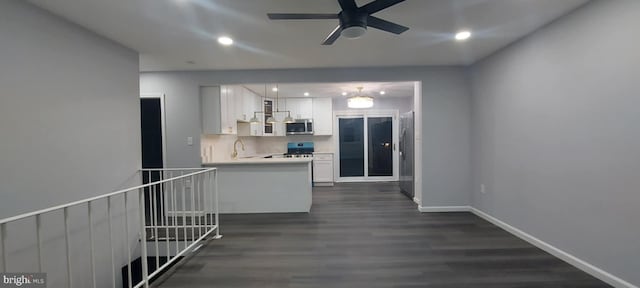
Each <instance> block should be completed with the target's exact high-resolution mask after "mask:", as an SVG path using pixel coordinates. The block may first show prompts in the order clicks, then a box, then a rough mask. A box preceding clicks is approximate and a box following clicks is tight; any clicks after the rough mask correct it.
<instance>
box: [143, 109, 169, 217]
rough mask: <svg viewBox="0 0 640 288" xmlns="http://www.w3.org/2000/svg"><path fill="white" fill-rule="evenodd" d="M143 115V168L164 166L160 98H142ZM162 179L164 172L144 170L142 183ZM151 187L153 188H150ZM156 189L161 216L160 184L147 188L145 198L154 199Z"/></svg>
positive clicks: (148, 208) (148, 205) (147, 205)
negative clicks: (153, 193)
mask: <svg viewBox="0 0 640 288" xmlns="http://www.w3.org/2000/svg"><path fill="white" fill-rule="evenodd" d="M140 117H141V119H140V120H141V121H140V123H141V136H142V137H141V138H142V168H164V167H163V166H164V164H163V163H164V161H163V158H162V147H163V145H162V106H161V105H160V98H141V99H140ZM161 179H162V172H159V171H158V172H143V173H142V183H143V184H147V183H151V182H155V181H159V180H161ZM149 188H151V189H149ZM153 191H155V194H156V195H155V196H156V197H155V199H156V201H155V205H154V207H153V209H154V210H155V211H156V212H157V213H156V216H157V217H156V218H160V217H161V215H162V211H160V209H159V207H161V206H160V202H161V198H162V197H161V195H160V185H154V186H153V187H148V188H145V199H153V197H152V196H153V195H152V192H153ZM151 203H153V202H151V201H150V200H147V201H145V212H146V216H147V217H146V220H147V224H149V223H150V219H152V217H151V216H150V215H151V211H152V209H151V208H152V207H151Z"/></svg>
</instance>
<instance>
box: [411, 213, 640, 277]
mask: <svg viewBox="0 0 640 288" xmlns="http://www.w3.org/2000/svg"><path fill="white" fill-rule="evenodd" d="M425 208H429V207H425ZM469 209H470V210H467V211H471V212H472V213H473V214H475V215H478V217H480V218H483V219H484V220H487V221H489V222H491V223H492V224H494V225H496V226H498V227H500V228H502V229H504V230H506V231H507V232H509V233H511V234H513V235H515V236H517V237H519V238H521V239H522V240H524V241H527V242H529V243H530V244H532V245H533V246H536V247H538V248H540V249H542V250H544V251H546V252H547V253H549V254H551V255H553V256H555V257H558V258H560V259H562V260H564V261H565V262H567V263H569V264H571V265H573V266H575V267H576V268H578V269H580V270H582V271H584V272H586V273H589V274H591V275H592V276H593V277H596V278H598V279H600V280H602V281H604V282H606V283H607V284H609V285H612V286H614V287H619V288H638V286H635V285H633V284H631V283H629V282H627V281H624V280H622V279H620V278H618V277H616V276H615V275H612V274H611V273H608V272H606V271H604V270H602V269H600V268H598V267H596V266H594V265H591V264H589V263H587V262H586V261H584V260H582V259H580V258H578V257H575V256H573V255H571V254H569V253H567V252H565V251H562V250H560V249H558V248H556V247H555V246H552V245H551V244H549V243H547V242H544V241H542V240H540V239H538V238H536V237H533V236H531V235H529V234H527V233H525V232H524V231H522V230H520V229H518V228H516V227H513V226H511V225H509V224H507V223H505V222H503V221H501V220H499V219H497V218H495V217H493V216H491V215H489V214H487V213H485V212H483V211H480V210H478V209H476V208H473V207H469ZM420 211H422V210H420ZM425 212H439V211H425Z"/></svg>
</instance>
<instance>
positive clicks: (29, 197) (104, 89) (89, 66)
mask: <svg viewBox="0 0 640 288" xmlns="http://www.w3.org/2000/svg"><path fill="white" fill-rule="evenodd" d="M138 79H139V74H138V54H137V53H136V52H134V51H132V50H130V49H127V48H125V47H122V46H120V45H118V44H116V43H114V42H112V41H109V40H106V39H104V38H102V37H99V36H97V35H95V34H94V33H91V32H88V31H86V30H85V29H83V28H80V27H78V26H76V25H73V24H71V23H68V22H66V21H64V20H61V19H60V18H58V17H56V16H53V15H51V14H49V13H48V12H44V11H43V10H41V9H39V8H36V7H34V6H31V5H30V4H28V3H27V2H26V1H21V0H1V1H0V135H1V136H0V137H1V138H2V140H1V141H0V197H1V201H0V218H5V217H9V216H14V215H17V214H20V213H24V212H30V211H34V210H38V209H41V208H46V207H50V206H54V205H57V204H62V203H65V202H70V201H73V200H80V199H83V198H87V197H90V196H95V195H98V194H103V193H106V192H112V191H114V189H115V188H118V187H119V186H120V185H121V184H123V183H124V182H125V181H126V180H127V179H129V178H130V177H131V176H132V175H134V174H135V172H136V170H137V169H138V167H139V166H140V136H139V135H140V132H139V130H140V113H139V109H140V108H139V107H140V105H139V100H138V89H139V87H138V83H139V81H138ZM134 199H135V197H134ZM120 200H121V199H120ZM133 204H134V205H135V202H134V203H133ZM97 205H100V207H96V210H97V211H96V215H95V216H96V219H95V220H96V222H100V223H101V224H100V225H101V226H99V227H100V230H99V232H98V233H101V234H98V235H100V236H99V237H100V238H99V241H101V242H97V243H98V244H97V245H101V246H98V247H99V251H101V252H105V253H106V251H105V249H108V246H107V245H106V243H108V242H105V241H108V237H106V236H104V234H102V233H103V232H104V231H106V229H105V227H104V215H105V213H106V212H105V209H104V206H105V205H106V203H104V202H101V203H97ZM86 209H87V208H86V206H85V207H75V208H73V209H71V216H72V226H71V230H72V234H73V235H74V236H73V238H72V245H73V248H74V249H73V250H74V251H73V255H74V258H73V261H74V263H73V266H74V269H76V271H77V272H80V273H79V275H80V274H82V273H83V274H82V277H81V278H80V276H79V278H78V279H77V282H76V284H77V287H89V285H88V283H87V282H86V279H87V277H88V275H89V273H88V272H87V270H86V269H88V264H87V263H88V247H87V245H88V242H87V239H88V235H87V234H86V231H87V226H86V225H87V222H86V219H87V215H86ZM114 213H115V215H116V216H117V217H120V216H119V215H121V214H122V209H120V208H118V209H117V211H115V212H114ZM121 220H122V219H121V218H117V219H116V220H114V221H116V223H115V225H116V226H115V228H116V229H118V228H121V227H122V226H121V225H120V224H119V223H121V222H118V221H121ZM45 222H46V223H47V229H45V232H44V234H43V239H44V242H45V249H46V250H47V252H46V255H45V256H46V263H45V270H46V272H50V285H49V286H50V287H65V286H66V282H65V281H66V277H65V276H64V275H65V272H64V268H65V266H64V264H62V265H61V263H63V262H62V261H63V260H64V254H61V253H64V245H63V241H62V238H61V237H62V234H60V231H55V230H52V229H50V228H53V227H54V226H56V225H57V228H61V226H60V225H61V223H62V215H61V213H50V214H48V215H46V217H45ZM34 227H35V226H34V224H33V221H32V220H29V221H21V222H19V223H13V224H12V225H9V227H8V228H7V229H8V231H9V232H10V233H9V238H8V242H9V244H10V245H9V246H7V247H8V249H9V250H10V251H9V253H10V255H9V256H10V257H11V258H10V259H13V260H12V261H11V262H10V263H9V269H10V270H11V271H22V272H27V271H31V272H33V271H36V268H35V266H33V265H29V264H30V263H31V264H34V263H35V262H33V260H34V259H36V258H35V257H33V255H34V254H33V252H34V251H35V249H34V247H35V236H34V235H33V234H24V233H27V232H26V231H31V232H29V233H32V232H33V231H34V230H33V229H34ZM119 231H123V230H119ZM84 237H87V238H84ZM97 237H98V236H97ZM123 243H124V242H123V241H120V242H115V243H114V245H116V246H117V247H116V249H117V252H118V253H119V252H121V251H123V250H122V247H123V246H121V245H124V244H123ZM25 253H26V254H25ZM102 255H106V254H102ZM120 256H121V254H118V255H116V257H118V258H121V257H120ZM105 257H106V256H105ZM16 259H20V260H16ZM105 259H106V258H105ZM101 267H103V266H101ZM105 271H110V270H105ZM99 276H100V277H102V275H99ZM104 276H106V275H104ZM109 276H110V275H109ZM100 279H103V278H100ZM106 283H109V282H106Z"/></svg>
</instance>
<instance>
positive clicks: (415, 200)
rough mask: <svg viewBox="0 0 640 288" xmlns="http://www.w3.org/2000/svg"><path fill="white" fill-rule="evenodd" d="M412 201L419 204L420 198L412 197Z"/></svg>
mask: <svg viewBox="0 0 640 288" xmlns="http://www.w3.org/2000/svg"><path fill="white" fill-rule="evenodd" d="M413 202H415V203H416V204H418V205H420V199H418V198H416V197H413Z"/></svg>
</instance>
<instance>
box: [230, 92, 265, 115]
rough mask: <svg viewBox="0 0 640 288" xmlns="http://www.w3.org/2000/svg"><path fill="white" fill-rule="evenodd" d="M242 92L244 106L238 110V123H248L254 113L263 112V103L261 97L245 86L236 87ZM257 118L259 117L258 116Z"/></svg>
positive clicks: (241, 97)
mask: <svg viewBox="0 0 640 288" xmlns="http://www.w3.org/2000/svg"><path fill="white" fill-rule="evenodd" d="M236 87H238V89H239V90H240V91H241V92H240V97H239V99H242V104H241V105H240V108H239V109H236V110H237V111H238V112H237V113H238V115H237V116H238V121H242V122H247V121H249V120H251V118H252V117H253V113H254V112H260V111H262V106H261V102H262V99H261V97H260V96H259V95H257V94H255V93H254V92H253V91H251V90H249V89H247V88H245V87H244V86H236ZM256 116H259V115H257V114H256Z"/></svg>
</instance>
